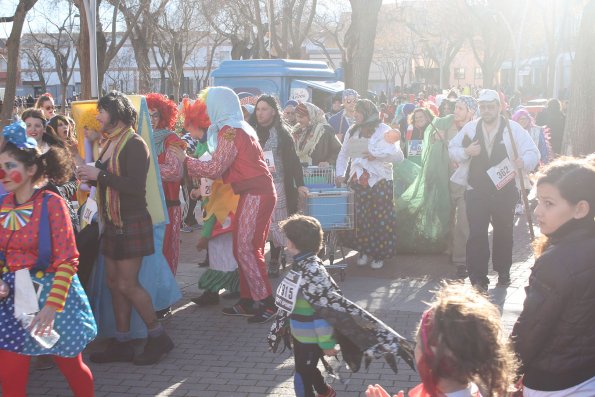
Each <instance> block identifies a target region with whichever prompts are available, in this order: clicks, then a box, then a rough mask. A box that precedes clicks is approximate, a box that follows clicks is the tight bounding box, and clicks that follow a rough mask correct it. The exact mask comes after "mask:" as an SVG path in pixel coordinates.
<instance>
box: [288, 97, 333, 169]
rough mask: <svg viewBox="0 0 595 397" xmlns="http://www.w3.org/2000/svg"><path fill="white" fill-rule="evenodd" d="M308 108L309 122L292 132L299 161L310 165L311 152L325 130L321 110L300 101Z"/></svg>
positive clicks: (324, 120)
mask: <svg viewBox="0 0 595 397" xmlns="http://www.w3.org/2000/svg"><path fill="white" fill-rule="evenodd" d="M300 105H303V106H305V107H306V109H307V110H308V118H309V119H310V122H309V123H308V125H307V126H306V127H300V128H297V129H296V131H295V132H294V134H293V135H294V140H295V146H296V152H297V155H298V157H299V159H300V163H306V164H308V165H312V153H313V152H314V149H316V145H318V141H320V138H322V135H323V134H324V132H325V131H326V129H325V125H326V118H325V117H324V113H323V112H322V110H321V109H320V108H319V107H318V106H316V105H313V104H311V103H309V102H303V103H300Z"/></svg>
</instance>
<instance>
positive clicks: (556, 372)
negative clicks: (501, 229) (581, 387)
mask: <svg viewBox="0 0 595 397" xmlns="http://www.w3.org/2000/svg"><path fill="white" fill-rule="evenodd" d="M550 242H551V245H550V247H549V248H548V249H546V251H545V252H544V253H543V254H542V255H541V256H540V257H539V258H538V259H537V260H536V261H535V266H534V267H533V270H532V272H531V277H530V278H529V286H528V287H527V288H526V292H527V297H526V299H525V303H524V307H523V311H522V312H521V315H520V316H519V318H518V320H517V322H516V324H515V325H514V329H513V331H512V335H511V337H512V340H513V342H514V346H515V351H516V353H517V355H518V356H519V358H520V360H521V362H522V365H523V368H522V372H523V373H524V375H525V376H524V379H523V383H524V384H525V385H526V386H527V387H530V388H532V389H536V390H543V391H554V390H563V389H566V388H569V387H572V386H575V385H578V384H580V383H582V382H584V381H586V380H588V379H590V378H592V377H593V376H595V221H593V219H592V218H591V219H588V220H585V219H583V220H582V221H578V220H571V221H569V222H567V223H566V224H564V225H563V226H561V227H560V228H559V229H558V230H556V232H554V233H553V234H552V235H550Z"/></svg>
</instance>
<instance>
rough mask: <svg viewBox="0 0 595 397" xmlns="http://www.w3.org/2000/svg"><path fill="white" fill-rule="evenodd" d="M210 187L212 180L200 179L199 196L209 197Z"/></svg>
mask: <svg viewBox="0 0 595 397" xmlns="http://www.w3.org/2000/svg"><path fill="white" fill-rule="evenodd" d="M211 186H213V180H212V179H209V178H200V195H201V196H203V197H209V196H210V195H211Z"/></svg>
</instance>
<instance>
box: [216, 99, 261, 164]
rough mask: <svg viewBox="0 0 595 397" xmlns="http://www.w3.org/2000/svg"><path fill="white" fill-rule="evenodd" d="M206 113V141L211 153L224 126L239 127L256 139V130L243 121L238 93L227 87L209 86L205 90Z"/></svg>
mask: <svg viewBox="0 0 595 397" xmlns="http://www.w3.org/2000/svg"><path fill="white" fill-rule="evenodd" d="M206 103H207V114H208V115H209V119H210V120H211V126H210V127H209V129H208V130H207V142H208V144H209V150H210V151H211V153H214V152H215V149H217V136H218V135H219V131H221V129H222V128H223V127H225V126H229V127H232V128H241V129H242V130H244V132H246V134H248V135H249V136H251V137H253V138H254V139H256V140H258V136H257V135H256V131H254V128H252V127H251V126H250V124H248V123H247V122H245V121H244V114H243V113H242V108H241V107H240V99H239V98H238V95H237V94H236V93H235V92H234V91H233V90H232V89H230V88H227V87H211V88H209V89H208V91H207V98H206Z"/></svg>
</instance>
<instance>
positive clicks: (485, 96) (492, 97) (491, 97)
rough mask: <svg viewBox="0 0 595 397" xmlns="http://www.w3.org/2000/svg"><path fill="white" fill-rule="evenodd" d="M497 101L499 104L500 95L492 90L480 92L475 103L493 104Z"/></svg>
mask: <svg viewBox="0 0 595 397" xmlns="http://www.w3.org/2000/svg"><path fill="white" fill-rule="evenodd" d="M493 101H498V103H500V95H498V93H497V92H496V91H494V90H487V89H486V90H481V91H480V92H479V96H478V97H477V102H493Z"/></svg>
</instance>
